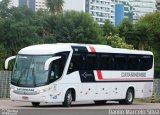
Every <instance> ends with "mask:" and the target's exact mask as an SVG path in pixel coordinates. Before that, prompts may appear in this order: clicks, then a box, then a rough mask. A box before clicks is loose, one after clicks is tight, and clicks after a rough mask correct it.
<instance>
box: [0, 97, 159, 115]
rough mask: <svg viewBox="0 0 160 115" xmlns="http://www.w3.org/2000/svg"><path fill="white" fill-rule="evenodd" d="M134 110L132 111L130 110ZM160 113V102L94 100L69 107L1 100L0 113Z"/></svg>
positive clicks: (116, 114)
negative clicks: (97, 101) (122, 102)
mask: <svg viewBox="0 0 160 115" xmlns="http://www.w3.org/2000/svg"><path fill="white" fill-rule="evenodd" d="M130 110H132V111H130ZM108 114H109V115H125V114H129V115H137V114H138V115H144V114H145V115H147V114H148V115H160V103H133V104H132V105H119V104H118V103H117V102H108V103H106V105H95V104H94V103H93V102H91V101H90V102H76V103H73V105H72V106H71V107H69V108H65V107H63V106H62V105H61V103H56V104H46V103H43V104H41V105H40V107H32V105H31V103H28V102H12V101H10V100H0V115H108Z"/></svg>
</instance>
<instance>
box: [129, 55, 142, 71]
mask: <svg viewBox="0 0 160 115" xmlns="http://www.w3.org/2000/svg"><path fill="white" fill-rule="evenodd" d="M127 69H128V70H131V71H135V70H139V58H138V56H129V57H128V68H127Z"/></svg>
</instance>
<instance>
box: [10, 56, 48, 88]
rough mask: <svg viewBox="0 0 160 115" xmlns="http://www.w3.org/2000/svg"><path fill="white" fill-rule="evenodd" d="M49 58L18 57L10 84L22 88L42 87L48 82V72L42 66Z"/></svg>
mask: <svg viewBox="0 0 160 115" xmlns="http://www.w3.org/2000/svg"><path fill="white" fill-rule="evenodd" d="M49 58H51V56H23V55H18V56H17V58H16V62H15V65H14V69H13V74H12V78H11V83H12V84H14V85H17V86H23V87H35V86H42V85H45V84H47V82H48V71H45V70H44V64H45V62H46V60H47V59H49Z"/></svg>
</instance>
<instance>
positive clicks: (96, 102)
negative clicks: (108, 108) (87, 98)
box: [94, 100, 107, 105]
mask: <svg viewBox="0 0 160 115" xmlns="http://www.w3.org/2000/svg"><path fill="white" fill-rule="evenodd" d="M106 102H107V101H106V100H100V101H94V103H95V104H96V105H104V104H106Z"/></svg>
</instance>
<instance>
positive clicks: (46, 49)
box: [18, 43, 153, 55]
mask: <svg viewBox="0 0 160 115" xmlns="http://www.w3.org/2000/svg"><path fill="white" fill-rule="evenodd" d="M81 49H83V51H84V50H85V51H86V52H101V53H123V54H147V55H153V53H152V52H150V51H141V50H130V49H122V48H112V47H111V46H108V45H97V44H77V43H56V44H39V45H32V46H28V47H25V48H23V49H21V50H20V51H19V52H18V54H24V55H51V54H55V53H58V52H64V51H73V50H74V51H77V52H78V51H81Z"/></svg>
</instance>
